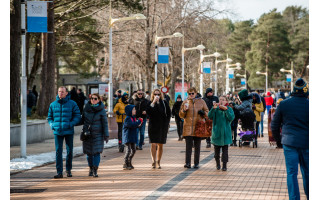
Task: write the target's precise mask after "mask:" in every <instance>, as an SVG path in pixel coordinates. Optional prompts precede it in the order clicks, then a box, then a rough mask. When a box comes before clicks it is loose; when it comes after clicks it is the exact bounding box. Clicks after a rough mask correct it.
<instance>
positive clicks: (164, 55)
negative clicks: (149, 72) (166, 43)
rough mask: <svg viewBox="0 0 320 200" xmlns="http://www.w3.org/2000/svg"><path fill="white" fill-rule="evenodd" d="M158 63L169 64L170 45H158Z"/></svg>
mask: <svg viewBox="0 0 320 200" xmlns="http://www.w3.org/2000/svg"><path fill="white" fill-rule="evenodd" d="M158 63H163V64H169V47H158Z"/></svg>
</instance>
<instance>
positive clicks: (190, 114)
mask: <svg viewBox="0 0 320 200" xmlns="http://www.w3.org/2000/svg"><path fill="white" fill-rule="evenodd" d="M196 95H197V90H196V88H194V87H191V88H189V89H188V99H187V100H185V101H184V102H183V103H182V105H181V108H180V112H179V116H180V117H181V118H183V119H184V123H183V137H184V138H185V140H186V163H185V165H184V167H185V168H191V154H192V146H193V143H194V166H193V167H194V168H199V162H200V147H201V139H202V138H201V137H196V136H195V127H196V123H197V121H198V120H201V118H203V117H205V116H207V115H208V112H209V110H208V107H207V104H206V102H205V101H204V100H203V99H201V98H196Z"/></svg>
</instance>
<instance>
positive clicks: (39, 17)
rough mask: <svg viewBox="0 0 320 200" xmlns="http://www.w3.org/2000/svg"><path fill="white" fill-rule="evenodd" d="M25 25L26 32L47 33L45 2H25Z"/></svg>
mask: <svg viewBox="0 0 320 200" xmlns="http://www.w3.org/2000/svg"><path fill="white" fill-rule="evenodd" d="M27 25H28V27H27V32H34V33H47V32H48V17H47V2H46V1H27Z"/></svg>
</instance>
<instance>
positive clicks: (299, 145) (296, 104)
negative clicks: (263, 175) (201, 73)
mask: <svg viewBox="0 0 320 200" xmlns="http://www.w3.org/2000/svg"><path fill="white" fill-rule="evenodd" d="M213 93H214V91H213V89H212V88H207V89H206V92H205V95H204V97H203V98H202V97H201V95H200V94H199V93H198V92H197V90H196V88H194V87H191V88H189V89H188V91H187V99H185V100H183V99H182V98H181V96H180V95H179V96H177V98H176V101H175V102H174V104H173V106H172V108H170V97H169V96H168V95H167V94H164V93H162V92H161V91H160V90H159V89H155V90H153V91H152V92H151V95H150V94H149V92H148V91H147V92H144V91H143V90H137V91H134V92H133V93H132V94H131V95H130V96H129V94H128V93H127V92H124V91H121V90H117V92H116V94H115V96H114V109H113V113H114V114H115V116H116V122H117V123H118V141H119V145H118V147H119V151H120V152H124V150H125V155H124V163H123V169H125V170H132V169H134V167H133V165H132V160H133V157H134V155H135V152H136V150H143V145H144V144H145V143H144V140H145V139H144V138H145V128H146V124H147V122H148V134H149V143H150V144H151V145H150V152H151V168H152V169H156V168H157V169H161V164H160V163H161V158H162V154H163V151H164V145H165V144H166V141H167V134H168V131H169V127H170V118H171V117H172V118H174V119H175V122H176V125H177V134H178V141H183V140H185V144H186V145H185V148H186V149H185V150H186V151H185V152H186V153H185V164H184V167H185V168H191V156H192V149H193V148H194V162H193V164H194V165H193V168H199V163H200V152H201V151H200V147H201V141H202V140H205V141H206V148H211V147H212V145H213V146H214V152H215V156H214V158H215V161H216V169H217V170H220V169H222V171H227V163H228V161H229V159H228V158H229V156H228V149H229V146H233V147H236V146H237V141H239V140H237V138H238V137H239V136H240V134H238V132H237V131H238V130H240V131H242V132H244V131H245V132H249V133H250V134H251V135H253V139H254V140H253V141H257V140H258V137H264V134H263V133H264V132H263V123H264V120H263V119H264V112H265V111H267V115H268V116H271V115H272V116H273V118H272V122H271V127H269V129H270V130H271V129H272V135H271V136H270V135H269V140H270V138H273V139H274V140H275V141H276V144H277V148H283V150H284V156H285V160H286V167H287V177H288V179H287V180H288V181H287V184H288V190H289V196H290V199H291V197H292V198H294V197H295V196H297V195H298V194H299V189H297V188H298V184H297V173H298V164H300V167H301V171H302V175H303V180H304V189H305V193H306V195H307V196H308V188H309V160H308V159H309V150H308V149H309V142H308V140H309V126H308V125H309V100H308V98H309V90H308V84H307V83H306V82H305V81H304V80H303V79H298V80H297V81H296V83H295V86H294V90H293V91H291V93H290V94H285V93H283V92H282V91H281V90H279V91H278V93H277V94H272V93H271V92H269V91H267V92H266V93H265V94H260V91H259V90H257V91H254V92H251V93H249V91H248V90H246V89H244V90H242V91H240V92H239V93H238V94H227V95H222V96H220V97H217V96H214V95H213ZM82 94H83V93H82V91H81V90H78V91H76V90H75V88H73V89H72V90H71V91H70V94H68V92H67V89H66V87H63V86H62V87H60V88H59V90H58V95H57V97H56V101H54V102H53V103H52V104H51V105H50V108H49V113H48V122H49V125H50V126H51V128H52V130H53V132H54V135H55V146H56V151H57V153H56V168H57V175H55V176H54V178H62V177H63V175H62V172H63V165H62V143H63V140H64V139H65V140H66V147H67V159H66V173H67V176H68V177H71V176H72V174H71V169H72V148H73V134H74V126H75V125H79V124H81V125H83V131H82V133H81V137H80V139H81V140H82V141H83V153H84V154H87V161H88V166H89V176H93V177H98V174H97V171H98V167H99V163H100V154H101V153H102V151H103V145H104V142H106V143H107V142H108V140H109V132H108V122H107V116H106V111H105V108H106V106H105V104H104V103H103V98H102V97H101V96H100V95H99V94H91V95H90V96H89V98H90V100H89V101H88V102H87V103H86V102H85V97H84V95H82ZM76 95H77V96H76ZM74 98H76V100H73V99H74ZM203 119H205V120H211V121H209V122H210V123H211V124H210V128H209V129H210V135H209V136H205V137H203V136H199V135H198V134H197V133H196V132H197V130H198V128H199V126H202V125H203V126H207V125H206V123H198V122H199V121H201V120H203ZM201 124H202V125H201ZM239 127H240V128H239ZM249 143H250V141H245V142H243V143H242V144H241V145H249ZM239 146H240V142H239ZM221 150H222V152H221V153H222V156H220V151H221ZM221 163H222V166H221Z"/></svg>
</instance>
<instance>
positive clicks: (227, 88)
mask: <svg viewBox="0 0 320 200" xmlns="http://www.w3.org/2000/svg"><path fill="white" fill-rule="evenodd" d="M228 59H229V60H228ZM229 62H232V60H231V59H230V58H228V55H227V65H226V68H227V77H226V94H228V93H229V74H228V72H229V69H237V70H240V69H241V64H240V63H238V62H237V63H235V64H229ZM232 66H237V67H236V68H230V67H232Z"/></svg>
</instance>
